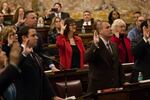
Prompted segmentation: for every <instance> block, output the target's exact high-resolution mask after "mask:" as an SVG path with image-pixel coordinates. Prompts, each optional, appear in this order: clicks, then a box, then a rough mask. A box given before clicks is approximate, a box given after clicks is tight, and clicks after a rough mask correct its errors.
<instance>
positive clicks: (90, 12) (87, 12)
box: [83, 10, 91, 14]
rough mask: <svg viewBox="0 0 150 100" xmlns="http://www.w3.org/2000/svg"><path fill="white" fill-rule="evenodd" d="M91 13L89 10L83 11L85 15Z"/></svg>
mask: <svg viewBox="0 0 150 100" xmlns="http://www.w3.org/2000/svg"><path fill="white" fill-rule="evenodd" d="M86 12H87V13H90V14H91V12H90V11H89V10H85V11H83V13H86Z"/></svg>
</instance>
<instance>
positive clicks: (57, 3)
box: [53, 2, 62, 8]
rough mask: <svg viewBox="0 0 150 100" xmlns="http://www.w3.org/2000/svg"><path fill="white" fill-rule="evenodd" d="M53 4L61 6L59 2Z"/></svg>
mask: <svg viewBox="0 0 150 100" xmlns="http://www.w3.org/2000/svg"><path fill="white" fill-rule="evenodd" d="M55 5H59V6H60V7H61V8H62V5H61V3H59V2H56V3H54V5H53V6H55Z"/></svg>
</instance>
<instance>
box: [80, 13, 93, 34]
mask: <svg viewBox="0 0 150 100" xmlns="http://www.w3.org/2000/svg"><path fill="white" fill-rule="evenodd" d="M93 25H94V19H93V18H92V15H91V12H90V11H88V10H85V11H84V12H83V19H81V20H79V21H77V30H78V31H79V32H82V33H92V32H93Z"/></svg>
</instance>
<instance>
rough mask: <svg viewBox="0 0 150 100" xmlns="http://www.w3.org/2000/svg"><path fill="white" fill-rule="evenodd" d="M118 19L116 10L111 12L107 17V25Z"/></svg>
mask: <svg viewBox="0 0 150 100" xmlns="http://www.w3.org/2000/svg"><path fill="white" fill-rule="evenodd" d="M119 18H120V14H119V12H118V11H117V10H112V11H111V12H110V13H109V15H108V21H109V24H110V25H112V23H113V22H114V20H116V19H119Z"/></svg>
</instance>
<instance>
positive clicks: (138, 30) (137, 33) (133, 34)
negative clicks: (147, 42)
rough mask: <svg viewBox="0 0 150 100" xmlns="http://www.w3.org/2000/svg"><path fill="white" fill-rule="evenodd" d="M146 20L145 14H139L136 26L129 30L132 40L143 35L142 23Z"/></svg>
mask: <svg viewBox="0 0 150 100" xmlns="http://www.w3.org/2000/svg"><path fill="white" fill-rule="evenodd" d="M144 20H145V18H144V16H139V17H138V18H137V20H136V22H135V24H136V25H135V26H134V27H133V28H132V29H131V30H130V31H129V32H128V36H127V37H128V38H129V39H130V41H139V40H138V39H139V37H141V36H142V35H143V34H142V32H141V28H140V25H141V23H142V22H143V21H144Z"/></svg>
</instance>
